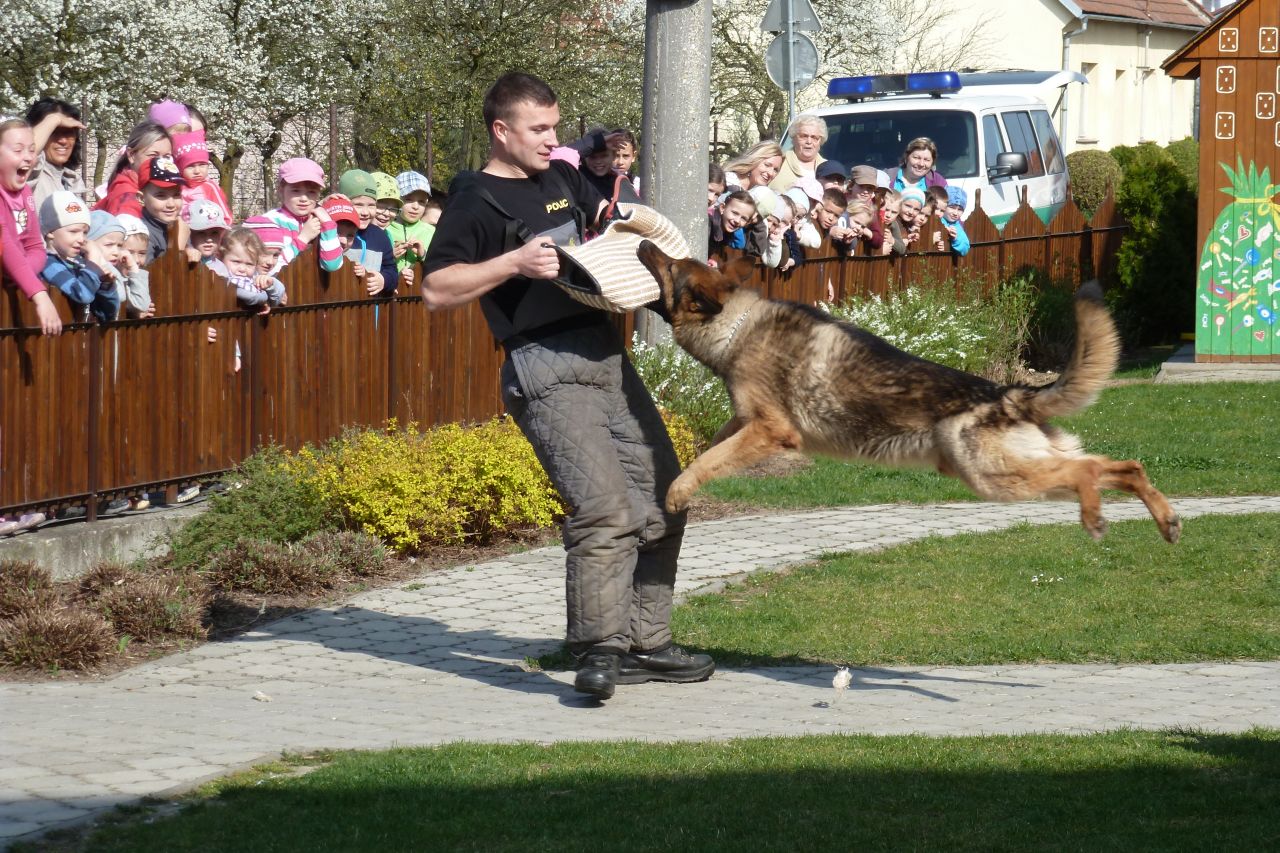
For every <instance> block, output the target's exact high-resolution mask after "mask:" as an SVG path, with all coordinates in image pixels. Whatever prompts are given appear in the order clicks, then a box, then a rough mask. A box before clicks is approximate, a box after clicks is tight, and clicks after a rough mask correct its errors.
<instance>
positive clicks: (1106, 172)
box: [1067, 148, 1124, 216]
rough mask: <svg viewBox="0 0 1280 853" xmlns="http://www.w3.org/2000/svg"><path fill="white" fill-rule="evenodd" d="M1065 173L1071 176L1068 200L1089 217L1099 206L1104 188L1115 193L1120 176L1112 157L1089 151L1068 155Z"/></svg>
mask: <svg viewBox="0 0 1280 853" xmlns="http://www.w3.org/2000/svg"><path fill="white" fill-rule="evenodd" d="M1067 170H1068V172H1070V174H1071V197H1072V198H1074V199H1075V202H1076V206H1077V207H1079V208H1080V210H1081V211H1082V212H1083V213H1084V215H1085V216H1092V215H1093V212H1094V211H1095V210H1097V209H1098V206H1099V205H1101V204H1102V201H1103V199H1105V198H1106V197H1107V187H1108V186H1110V187H1111V188H1112V189H1113V190H1116V189H1119V187H1120V179H1121V178H1122V177H1123V175H1124V172H1123V171H1122V170H1121V169H1120V164H1119V163H1117V162H1116V160H1115V158H1114V157H1112V156H1111V155H1110V154H1108V153H1107V152H1106V151H1098V150H1097V149H1092V148H1086V149H1082V150H1080V151H1072V152H1071V153H1070V154H1068V155H1067Z"/></svg>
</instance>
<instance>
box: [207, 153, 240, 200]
mask: <svg viewBox="0 0 1280 853" xmlns="http://www.w3.org/2000/svg"><path fill="white" fill-rule="evenodd" d="M243 156H244V146H242V145H241V144H240V143H238V142H228V143H227V147H226V150H224V151H223V152H222V156H221V157H219V156H218V155H216V154H214V153H213V152H209V162H210V163H212V164H213V167H214V168H215V169H217V170H218V184H219V185H220V186H221V187H222V194H223V195H225V196H226V197H227V201H228V202H229V203H230V204H231V209H232V211H233V212H234V211H235V209H236V197H235V192H234V188H235V177H236V169H238V168H239V167H240V158H241V157H243Z"/></svg>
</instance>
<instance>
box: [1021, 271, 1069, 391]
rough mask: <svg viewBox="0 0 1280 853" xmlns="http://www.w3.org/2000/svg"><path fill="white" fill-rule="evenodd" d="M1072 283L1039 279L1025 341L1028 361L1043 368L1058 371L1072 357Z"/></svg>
mask: <svg viewBox="0 0 1280 853" xmlns="http://www.w3.org/2000/svg"><path fill="white" fill-rule="evenodd" d="M1073 284H1074V283H1067V282H1051V281H1047V280H1046V281H1042V282H1041V283H1040V285H1039V286H1038V287H1037V288H1036V297H1035V306H1034V307H1033V308H1032V312H1031V328H1030V330H1029V332H1030V334H1029V338H1028V341H1027V361H1028V362H1029V363H1030V364H1031V366H1032V367H1036V368H1039V369H1042V370H1061V369H1062V368H1063V367H1064V366H1065V365H1066V363H1067V361H1068V360H1069V359H1070V358H1071V349H1072V346H1073V344H1074V341H1075V333H1076V315H1075V289H1074V286H1073Z"/></svg>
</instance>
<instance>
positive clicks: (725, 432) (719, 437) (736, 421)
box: [710, 415, 742, 447]
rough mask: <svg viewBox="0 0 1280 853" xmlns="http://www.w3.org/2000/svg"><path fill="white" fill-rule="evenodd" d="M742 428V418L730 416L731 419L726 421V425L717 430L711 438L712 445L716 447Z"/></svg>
mask: <svg viewBox="0 0 1280 853" xmlns="http://www.w3.org/2000/svg"><path fill="white" fill-rule="evenodd" d="M740 429H742V418H740V417H738V416H737V415H734V416H733V417H731V418H729V420H727V421H725V424H724V426H722V427H720V429H718V430H716V434H715V435H714V436H712V438H711V444H710V446H711V447H715V446H716V445H717V444H719V443H720V442H722V441H724V440H725V439H726V438H728V437H729V436H731V435H733V434H734V433H735V432H737V431H738V430H740Z"/></svg>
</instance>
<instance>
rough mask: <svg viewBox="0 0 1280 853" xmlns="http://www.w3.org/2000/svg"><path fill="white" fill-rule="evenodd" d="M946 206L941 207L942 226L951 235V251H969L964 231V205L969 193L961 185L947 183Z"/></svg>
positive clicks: (958, 253) (967, 239)
mask: <svg viewBox="0 0 1280 853" xmlns="http://www.w3.org/2000/svg"><path fill="white" fill-rule="evenodd" d="M946 189H947V206H946V207H944V208H943V209H942V227H943V228H945V229H947V233H948V234H950V235H951V251H953V252H955V253H956V254H957V255H967V254H968V253H969V235H968V234H966V233H964V222H963V221H961V218H962V217H963V216H964V208H965V205H966V204H968V203H969V195H968V193H966V192H965V191H964V190H963V189H962V188H961V187H957V186H952V185H950V184H948V185H947V188H946Z"/></svg>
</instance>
